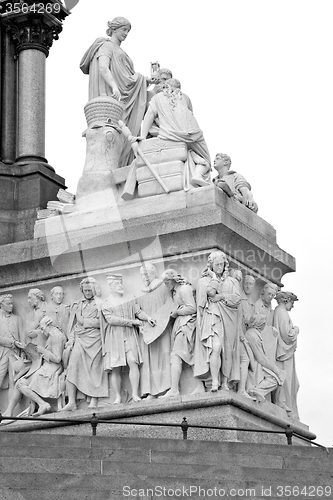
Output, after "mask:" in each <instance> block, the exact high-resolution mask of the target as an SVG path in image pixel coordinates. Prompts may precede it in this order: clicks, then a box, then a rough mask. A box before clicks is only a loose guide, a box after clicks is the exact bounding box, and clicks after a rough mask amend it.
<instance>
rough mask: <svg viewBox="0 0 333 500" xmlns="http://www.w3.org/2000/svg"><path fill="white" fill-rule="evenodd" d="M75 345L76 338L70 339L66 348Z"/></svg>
mask: <svg viewBox="0 0 333 500" xmlns="http://www.w3.org/2000/svg"><path fill="white" fill-rule="evenodd" d="M73 345H74V339H70V340H68V341H67V342H66V345H65V349H66V347H73Z"/></svg>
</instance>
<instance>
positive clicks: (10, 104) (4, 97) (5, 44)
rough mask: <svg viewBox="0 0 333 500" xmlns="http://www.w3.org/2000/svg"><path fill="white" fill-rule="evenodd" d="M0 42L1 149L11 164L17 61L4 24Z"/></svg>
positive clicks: (14, 141) (2, 158)
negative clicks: (0, 55)
mask: <svg viewBox="0 0 333 500" xmlns="http://www.w3.org/2000/svg"><path fill="white" fill-rule="evenodd" d="M1 28H2V43H1V53H2V57H1V104H0V106H1V127H0V129H1V138H0V144H1V151H0V158H1V160H2V161H3V163H6V164H12V163H14V161H15V158H16V142H17V138H16V124H17V119H16V111H17V61H16V58H15V46H14V43H13V41H12V40H11V36H10V34H9V32H8V31H7V30H6V27H5V26H1Z"/></svg>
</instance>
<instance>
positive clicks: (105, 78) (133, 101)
mask: <svg viewBox="0 0 333 500" xmlns="http://www.w3.org/2000/svg"><path fill="white" fill-rule="evenodd" d="M130 29H131V24H130V22H129V21H128V20H127V19H125V18H124V17H116V18H115V19H113V20H112V21H109V22H108V29H107V32H106V33H107V35H108V37H109V38H98V39H97V40H96V41H95V42H94V43H93V44H92V45H91V47H89V49H88V50H87V51H86V53H85V54H84V56H83V58H82V61H81V64H80V68H81V70H82V71H83V73H85V74H89V100H90V99H93V98H95V97H97V96H102V95H108V96H111V97H114V98H115V99H118V100H120V99H121V100H122V102H123V103H124V113H123V121H124V122H125V124H126V125H127V126H128V127H129V128H130V130H131V131H132V133H133V135H138V133H139V130H140V125H141V121H142V118H143V114H144V111H145V107H146V102H147V81H148V82H149V80H148V79H146V77H144V76H143V75H141V74H139V73H136V72H135V71H134V67H133V62H132V60H131V59H130V57H129V56H128V55H127V54H126V52H124V50H123V49H122V48H121V44H122V42H123V41H124V40H125V39H126V37H127V35H128V33H129V31H130ZM132 158H133V156H132V155H131V146H130V144H129V143H128V141H124V143H123V150H122V154H121V158H120V162H119V166H124V165H128V164H129V163H130V162H131V160H132Z"/></svg>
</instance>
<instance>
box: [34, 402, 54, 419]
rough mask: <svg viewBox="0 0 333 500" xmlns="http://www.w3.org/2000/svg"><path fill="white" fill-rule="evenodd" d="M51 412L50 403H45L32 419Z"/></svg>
mask: <svg viewBox="0 0 333 500" xmlns="http://www.w3.org/2000/svg"><path fill="white" fill-rule="evenodd" d="M50 410H51V405H49V404H48V403H44V404H43V405H41V406H40V407H39V408H38V411H36V412H35V413H33V414H32V417H39V416H40V415H44V413H46V412H47V411H50Z"/></svg>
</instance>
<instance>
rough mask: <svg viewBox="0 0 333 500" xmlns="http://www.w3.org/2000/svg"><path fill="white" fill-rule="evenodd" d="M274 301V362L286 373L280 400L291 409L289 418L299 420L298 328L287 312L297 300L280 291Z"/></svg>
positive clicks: (292, 295) (290, 294) (289, 294)
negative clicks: (276, 333) (275, 335)
mask: <svg viewBox="0 0 333 500" xmlns="http://www.w3.org/2000/svg"><path fill="white" fill-rule="evenodd" d="M275 299H276V300H277V303H278V306H277V307H276V308H275V310H274V317H273V325H274V327H275V328H276V329H277V331H278V333H279V335H278V342H277V351H276V360H277V365H278V367H279V368H281V369H282V370H284V372H285V373H286V379H285V381H284V384H283V387H282V391H281V399H282V402H284V403H285V404H286V405H287V407H288V408H290V409H291V416H292V417H293V418H296V419H297V420H299V415H298V408H297V392H298V389H299V382H298V378H297V373H296V366H295V351H296V348H297V337H298V334H299V328H298V326H294V325H293V322H292V320H291V318H290V315H289V311H291V309H292V308H293V307H294V302H295V301H297V300H298V298H297V296H296V295H295V294H294V293H292V292H287V291H280V292H278V293H277V295H276V297H275Z"/></svg>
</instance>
